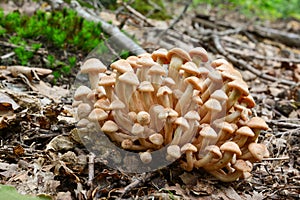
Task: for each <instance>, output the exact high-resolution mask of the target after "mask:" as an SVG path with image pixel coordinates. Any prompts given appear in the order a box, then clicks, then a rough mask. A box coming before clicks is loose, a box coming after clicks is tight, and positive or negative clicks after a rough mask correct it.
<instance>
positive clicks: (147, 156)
mask: <svg viewBox="0 0 300 200" xmlns="http://www.w3.org/2000/svg"><path fill="white" fill-rule="evenodd" d="M140 159H141V161H142V162H143V163H144V164H149V163H150V162H151V161H152V155H151V153H150V152H148V151H146V152H141V153H140Z"/></svg>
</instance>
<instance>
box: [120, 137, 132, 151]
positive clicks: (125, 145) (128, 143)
mask: <svg viewBox="0 0 300 200" xmlns="http://www.w3.org/2000/svg"><path fill="white" fill-rule="evenodd" d="M132 146H133V142H132V140H131V139H125V140H123V141H122V142H121V147H122V148H123V149H130V148H131V147H132Z"/></svg>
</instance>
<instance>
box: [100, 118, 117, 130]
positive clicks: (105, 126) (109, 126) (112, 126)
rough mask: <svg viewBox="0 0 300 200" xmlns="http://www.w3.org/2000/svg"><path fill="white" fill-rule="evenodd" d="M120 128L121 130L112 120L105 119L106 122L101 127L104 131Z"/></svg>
mask: <svg viewBox="0 0 300 200" xmlns="http://www.w3.org/2000/svg"><path fill="white" fill-rule="evenodd" d="M118 130H119V127H118V125H117V124H116V123H115V122H114V121H112V120H107V121H105V123H104V124H103V126H102V127H101V131H103V132H104V133H113V132H116V131H118Z"/></svg>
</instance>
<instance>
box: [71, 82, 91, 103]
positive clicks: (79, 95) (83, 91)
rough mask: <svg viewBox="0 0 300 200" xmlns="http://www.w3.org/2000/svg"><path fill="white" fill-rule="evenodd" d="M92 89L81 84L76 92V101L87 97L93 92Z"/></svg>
mask: <svg viewBox="0 0 300 200" xmlns="http://www.w3.org/2000/svg"><path fill="white" fill-rule="evenodd" d="M91 91H92V90H91V89H90V88H88V87H87V86H84V85H81V86H79V87H78V88H77V89H76V91H75V94H74V99H75V100H76V101H80V100H82V99H83V98H86V96H87V95H88V94H89V93H90V92H91Z"/></svg>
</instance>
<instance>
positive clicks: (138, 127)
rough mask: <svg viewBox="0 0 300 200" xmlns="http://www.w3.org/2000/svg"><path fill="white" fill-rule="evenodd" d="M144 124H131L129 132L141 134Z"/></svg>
mask: <svg viewBox="0 0 300 200" xmlns="http://www.w3.org/2000/svg"><path fill="white" fill-rule="evenodd" d="M144 130H145V128H144V126H142V125H141V124H139V123H135V124H134V125H133V126H132V129H131V133H132V134H133V135H136V136H141V135H142V133H144Z"/></svg>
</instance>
